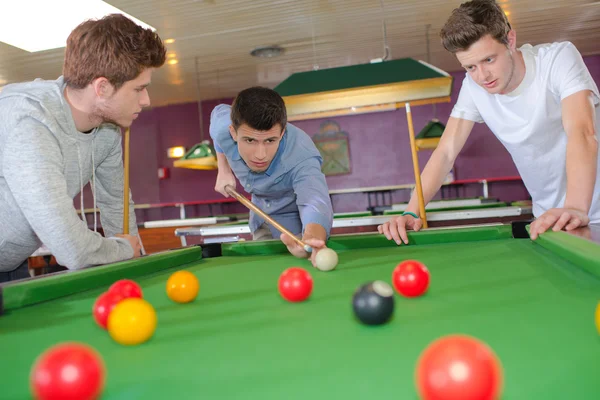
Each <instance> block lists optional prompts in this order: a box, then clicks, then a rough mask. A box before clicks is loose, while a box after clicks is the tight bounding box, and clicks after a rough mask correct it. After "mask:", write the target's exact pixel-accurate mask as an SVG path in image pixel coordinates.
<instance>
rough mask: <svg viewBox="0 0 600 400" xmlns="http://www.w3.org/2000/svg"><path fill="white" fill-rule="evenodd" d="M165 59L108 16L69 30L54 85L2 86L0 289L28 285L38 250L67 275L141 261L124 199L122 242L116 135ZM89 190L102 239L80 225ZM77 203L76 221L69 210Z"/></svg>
mask: <svg viewBox="0 0 600 400" xmlns="http://www.w3.org/2000/svg"><path fill="white" fill-rule="evenodd" d="M165 57H166V49H165V47H164V45H163V43H162V41H161V39H160V38H159V37H158V35H157V34H156V33H154V32H153V31H152V30H150V29H143V28H142V27H140V26H139V25H137V24H135V23H134V22H133V21H131V20H129V19H128V18H126V17H124V16H122V15H110V16H107V17H105V18H103V19H100V20H93V21H92V20H91V21H86V22H84V23H82V24H81V25H79V26H78V27H77V28H76V29H75V30H73V32H72V33H71V35H70V36H69V38H68V40H67V47H66V50H65V60H64V65H63V75H62V76H61V77H59V78H58V79H57V80H55V81H43V80H40V79H38V80H35V81H32V82H27V83H20V84H13V85H8V86H6V87H4V89H3V90H2V92H1V93H0V282H3V281H9V280H13V279H20V278H23V277H27V276H29V274H28V269H27V258H28V257H29V256H30V255H31V254H32V253H33V252H34V251H35V250H36V249H38V248H39V247H40V246H41V245H42V244H44V245H46V247H47V248H48V249H49V250H50V252H51V253H52V254H53V255H54V256H55V257H56V260H57V262H58V263H59V264H61V265H64V266H65V267H67V268H69V269H78V268H84V267H87V266H92V265H99V264H106V263H111V262H116V261H121V260H125V259H129V258H132V257H137V256H139V255H140V254H141V244H140V240H139V238H138V236H137V234H138V232H137V228H136V221H135V213H134V210H133V201H132V200H131V194H130V195H129V198H130V204H129V207H130V213H129V215H130V223H129V224H130V226H131V232H130V233H131V234H130V235H122V234H121V233H122V232H123V161H122V150H121V130H120V128H127V127H129V126H130V125H131V124H132V122H133V120H134V119H135V118H136V117H137V115H138V114H139V113H140V112H141V111H142V109H143V108H144V107H147V106H149V105H150V99H149V96H148V92H147V89H146V88H147V86H148V85H149V84H150V81H151V76H152V72H153V70H154V69H155V68H159V67H161V66H162V65H163V64H164V62H165ZM90 181H91V186H92V192H93V196H94V206H97V207H98V208H99V209H100V218H101V222H102V228H103V230H104V235H105V237H103V236H101V235H100V234H99V233H97V232H96V228H94V231H92V230H90V229H88V226H87V222H85V216H84V214H83V187H84V186H85V185H86V184H87V183H88V182H90ZM77 194H79V195H80V197H81V204H82V210H81V217H80V216H78V214H77V210H76V209H75V207H74V206H73V199H74V197H75V196H76V195H77ZM95 222H96V221H95ZM95 225H96V224H95Z"/></svg>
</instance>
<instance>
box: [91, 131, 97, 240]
mask: <svg viewBox="0 0 600 400" xmlns="http://www.w3.org/2000/svg"><path fill="white" fill-rule="evenodd" d="M92 197H93V198H94V232H97V231H98V229H97V226H98V225H97V215H96V162H95V160H94V138H92Z"/></svg>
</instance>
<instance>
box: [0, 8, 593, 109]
mask: <svg viewBox="0 0 600 400" xmlns="http://www.w3.org/2000/svg"><path fill="white" fill-rule="evenodd" d="M108 2H109V3H110V4H112V5H114V6H115V7H117V8H119V9H121V10H123V11H125V12H127V13H129V14H131V15H133V16H135V17H136V18H138V19H140V20H142V21H144V22H146V23H148V24H150V25H152V26H154V27H155V28H156V29H157V30H158V33H159V34H160V35H161V37H162V38H163V39H167V38H174V39H175V42H174V43H173V44H170V45H168V48H169V52H170V53H174V54H175V56H176V58H177V59H178V61H179V62H178V63H177V64H175V65H167V64H165V66H164V67H162V68H161V69H160V70H159V71H158V72H157V73H155V75H154V78H153V84H152V86H151V97H152V102H153V106H160V105H166V104H175V103H182V102H189V101H196V100H198V99H203V100H204V99H215V98H224V97H230V96H234V95H235V94H236V93H237V92H238V91H239V90H241V89H243V88H245V87H248V86H252V85H264V86H269V87H274V86H275V85H277V84H278V83H279V82H281V81H282V80H283V79H285V78H286V77H287V76H288V75H289V74H291V73H293V72H298V71H306V70H309V69H312V68H313V66H318V67H319V68H328V67H336V66H343V65H350V64H358V63H366V62H369V60H370V59H373V58H378V57H382V56H383V54H384V53H383V29H382V27H383V24H382V16H383V15H385V22H386V27H387V42H388V45H389V47H390V50H391V54H390V55H391V58H394V59H396V58H403V57H413V58H415V59H422V60H427V40H426V30H427V28H426V27H427V25H430V28H429V32H430V33H429V35H430V41H429V43H430V61H431V63H432V64H434V65H436V66H438V67H440V68H442V69H444V70H446V71H455V70H458V69H459V65H458V64H457V62H456V61H455V60H454V58H453V57H452V56H451V55H449V54H448V53H447V52H445V50H444V49H443V48H442V47H441V45H440V43H439V36H438V33H439V30H440V28H441V27H442V25H443V24H444V22H445V20H446V18H447V17H448V16H449V14H450V12H451V11H452V9H453V8H455V7H457V6H458V5H459V4H460V3H461V1H453V0H452V1H450V0H404V1H401V0H384V2H383V3H384V12H383V13H382V8H381V1H380V0H307V1H301V0H273V1H268V0H108ZM500 3H501V4H502V6H503V8H504V9H505V11H507V12H508V14H509V19H510V21H511V23H512V24H513V27H514V28H515V29H516V31H517V39H518V42H519V43H520V44H522V43H533V44H537V43H544V42H551V41H560V40H570V41H572V42H573V43H575V45H576V46H577V47H578V48H579V50H580V51H581V53H582V54H584V55H591V54H600V1H589V0H568V1H565V0H514V1H508V0H504V1H500ZM3 17H4V18H6V17H9V16H3ZM42 33H43V32H42ZM272 44H277V45H280V46H282V47H284V48H285V53H284V54H283V55H282V56H279V57H276V58H272V59H258V58H254V57H252V56H250V54H249V53H250V51H251V50H252V49H253V48H255V47H258V46H265V45H272ZM63 51H64V49H57V50H50V51H45V52H40V53H27V52H25V51H23V50H20V49H17V48H14V47H11V46H9V45H6V44H4V43H0V85H2V84H5V83H11V82H18V81H25V80H31V79H34V78H37V77H41V78H45V79H54V78H56V77H57V76H59V75H60V73H61V68H62V57H63Z"/></svg>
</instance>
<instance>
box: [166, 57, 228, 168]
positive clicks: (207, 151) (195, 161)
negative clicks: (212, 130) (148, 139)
mask: <svg viewBox="0 0 600 400" xmlns="http://www.w3.org/2000/svg"><path fill="white" fill-rule="evenodd" d="M195 65H196V90H197V92H198V120H199V123H200V143H198V144H195V145H194V146H193V147H192V148H191V149H190V150H189V151H188V152H187V153H186V154H185V155H184V156H183V157H181V158H180V159H179V160H176V161H174V162H173V166H174V167H176V168H188V169H200V170H216V169H218V168H217V152H216V151H215V148H214V147H213V145H212V144H211V143H210V141H208V140H205V139H204V123H203V119H202V98H201V97H200V79H199V77H198V57H196V58H195Z"/></svg>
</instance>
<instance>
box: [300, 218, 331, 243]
mask: <svg viewBox="0 0 600 400" xmlns="http://www.w3.org/2000/svg"><path fill="white" fill-rule="evenodd" d="M306 239H319V240H323V241H324V242H326V241H327V232H326V231H325V228H324V227H323V226H322V225H320V224H315V223H308V224H307V225H306V228H304V235H303V236H302V240H306Z"/></svg>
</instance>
